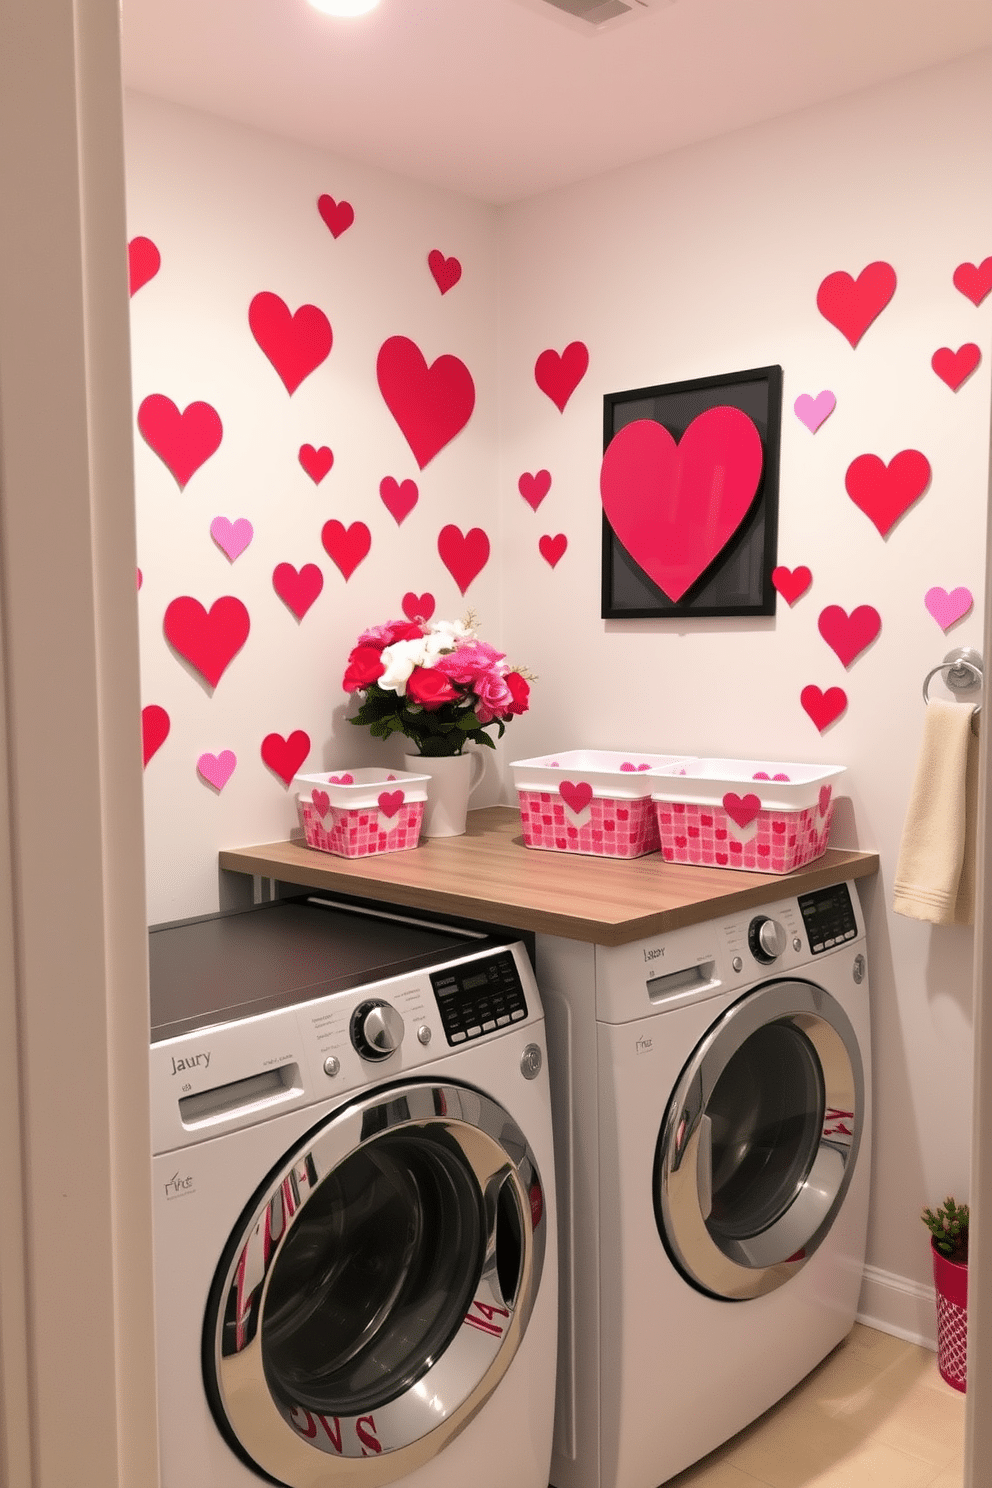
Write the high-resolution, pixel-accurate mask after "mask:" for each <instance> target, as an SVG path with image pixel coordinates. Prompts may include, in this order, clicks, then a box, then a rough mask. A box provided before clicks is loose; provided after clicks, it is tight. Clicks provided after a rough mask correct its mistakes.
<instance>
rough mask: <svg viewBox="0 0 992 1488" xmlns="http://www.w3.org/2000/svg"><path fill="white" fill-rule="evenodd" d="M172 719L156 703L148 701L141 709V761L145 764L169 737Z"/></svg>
mask: <svg viewBox="0 0 992 1488" xmlns="http://www.w3.org/2000/svg"><path fill="white" fill-rule="evenodd" d="M171 727H172V720H171V719H170V718H169V715H168V713H167V712H166V711H165V709H164V708H160V707H159V705H158V703H149V704H148V706H147V708H142V710H141V761H142V764H143V765H147V763H148V761H149V760H150V759H151V757H152V755H153V754H156V753H157V752H158V750H160V749H161V747H162V745H163V744H164V743H165V741H166V739H167V738H168V737H169V729H170V728H171Z"/></svg>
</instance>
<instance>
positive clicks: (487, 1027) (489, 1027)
mask: <svg viewBox="0 0 992 1488" xmlns="http://www.w3.org/2000/svg"><path fill="white" fill-rule="evenodd" d="M495 1027H496V1019H495V1018H490V1019H489V1020H488V1021H487V1022H486V1023H483V1025H482V1031H483V1033H492V1031H493V1029H494V1028H495Z"/></svg>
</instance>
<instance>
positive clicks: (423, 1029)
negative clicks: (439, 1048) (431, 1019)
mask: <svg viewBox="0 0 992 1488" xmlns="http://www.w3.org/2000/svg"><path fill="white" fill-rule="evenodd" d="M417 1039H418V1041H419V1042H420V1043H422V1044H429V1043H430V1041H431V1031H430V1029H429V1028H428V1026H427V1024H426V1023H421V1025H420V1027H419V1028H418V1029H417Z"/></svg>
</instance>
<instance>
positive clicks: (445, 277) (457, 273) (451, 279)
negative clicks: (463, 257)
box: [427, 248, 462, 294]
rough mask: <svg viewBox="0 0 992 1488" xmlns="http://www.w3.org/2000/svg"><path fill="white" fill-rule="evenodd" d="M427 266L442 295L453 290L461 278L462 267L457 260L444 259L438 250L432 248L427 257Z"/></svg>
mask: <svg viewBox="0 0 992 1488" xmlns="http://www.w3.org/2000/svg"><path fill="white" fill-rule="evenodd" d="M427 266H428V268H429V269H430V271H431V273H432V274H433V276H434V283H435V284H436V285H437V287H438V289H439V290H440V291H441V293H442V294H447V293H448V290H449V289H454V287H455V285H456V284H457V283H458V281H459V279H460V278H461V277H462V266H461V264H460V263H459V262H458V260H457V258H445V256H444V254H443V253H442V252H441V250H440V248H432V249H431V251H430V253H428V255H427Z"/></svg>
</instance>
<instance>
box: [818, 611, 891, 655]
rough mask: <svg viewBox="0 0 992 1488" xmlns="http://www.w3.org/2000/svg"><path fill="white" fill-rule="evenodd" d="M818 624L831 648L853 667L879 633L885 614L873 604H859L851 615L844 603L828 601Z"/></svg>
mask: <svg viewBox="0 0 992 1488" xmlns="http://www.w3.org/2000/svg"><path fill="white" fill-rule="evenodd" d="M817 626H818V628H819V631H820V634H821V636H822V637H823V639H824V640H825V641H826V643H827V645H828V646H829V647H830V649H831V650H832V651H835V652H836V653H837V655H838V656H839V657H840V659H841V662H842V663H843V664H844V666H846V667H849V666H850V665H851V662H852V661H854V659H855V657H858V656H860V655H861V653H862V651H863V650H864V649H865V647H866V646H870V645H871V643H872V641H873V640H874V639H875V637H876V636H877V635H878V633H879V631H880V630H881V628H882V617H881V615H880V614H879V613H878V611H877V610H876V609H875V607H874V606H873V605H858V607H857V609H856V610H852V611H851V613H850V615H849V614H848V613H847V611H846V610H843V609H841V607H840V605H827V608H826V609H825V610H821V611H820V618H819V620H818V621H817Z"/></svg>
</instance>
